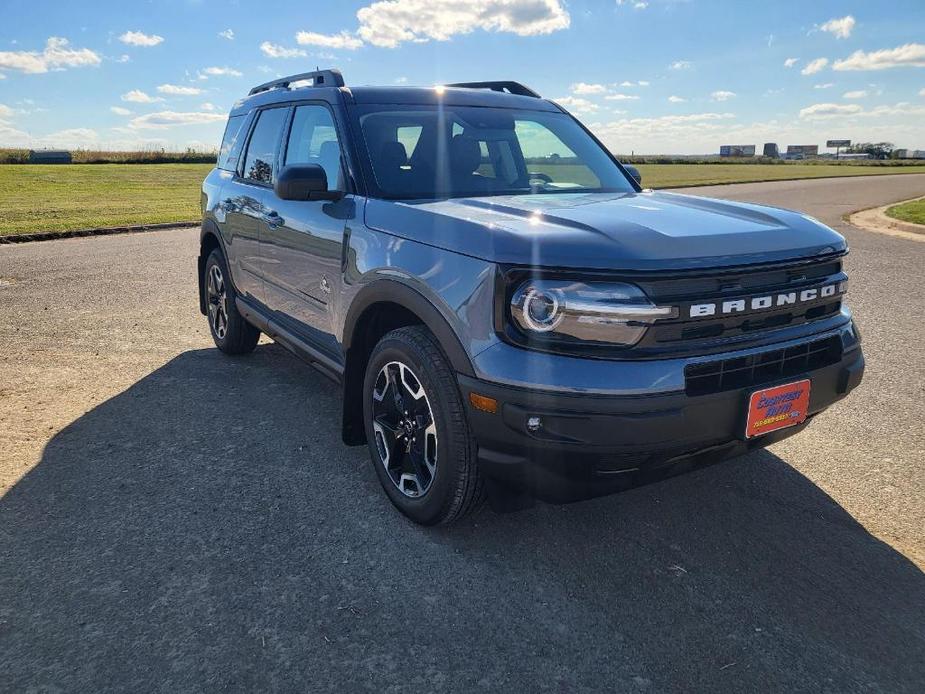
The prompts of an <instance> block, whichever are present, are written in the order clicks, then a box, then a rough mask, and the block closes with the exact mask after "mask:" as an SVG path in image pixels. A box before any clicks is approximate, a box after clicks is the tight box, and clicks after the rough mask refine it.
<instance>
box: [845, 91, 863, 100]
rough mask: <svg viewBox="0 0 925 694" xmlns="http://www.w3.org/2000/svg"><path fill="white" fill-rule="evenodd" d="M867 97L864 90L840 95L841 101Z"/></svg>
mask: <svg viewBox="0 0 925 694" xmlns="http://www.w3.org/2000/svg"><path fill="white" fill-rule="evenodd" d="M866 97H867V90H866V89H856V90H854V91H851V92H845V93H844V94H842V98H843V99H864V98H866Z"/></svg>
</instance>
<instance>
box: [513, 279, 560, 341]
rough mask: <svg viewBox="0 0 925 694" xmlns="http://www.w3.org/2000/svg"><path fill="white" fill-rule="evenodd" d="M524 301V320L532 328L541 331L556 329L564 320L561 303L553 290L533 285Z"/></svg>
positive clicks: (525, 295)
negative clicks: (537, 287)
mask: <svg viewBox="0 0 925 694" xmlns="http://www.w3.org/2000/svg"><path fill="white" fill-rule="evenodd" d="M523 301H524V303H523V308H522V311H523V318H524V322H525V323H526V324H527V326H528V327H529V328H530V329H531V330H535V331H537V332H540V333H544V332H548V331H550V330H555V328H556V326H557V325H558V324H559V321H561V320H562V311H561V304H560V303H559V299H558V297H556V295H555V294H554V293H553V292H551V291H545V290H542V289H536V288H535V287H531V288H530V289H528V290H527V292H526V293H525V294H524V299H523Z"/></svg>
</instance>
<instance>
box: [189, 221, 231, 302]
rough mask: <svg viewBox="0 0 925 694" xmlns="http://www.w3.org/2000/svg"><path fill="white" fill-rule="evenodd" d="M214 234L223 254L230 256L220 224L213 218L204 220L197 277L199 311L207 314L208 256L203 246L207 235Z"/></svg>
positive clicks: (226, 256) (200, 238)
mask: <svg viewBox="0 0 925 694" xmlns="http://www.w3.org/2000/svg"><path fill="white" fill-rule="evenodd" d="M208 236H214V237H215V240H216V242H217V243H218V247H219V248H221V249H222V254H223V255H224V256H225V258H226V259H227V258H228V252H227V251H226V250H225V239H223V238H222V232H221V230H220V229H219V228H218V224H216V223H215V221H214V220H212V219H204V220H202V229H201V230H200V232H199V249H200V253H199V257H198V258H197V260H196V268H197V273H196V276H197V279H198V282H199V312H200V313H201V314H202V315H206V308H207V307H206V287H205V269H206V260H207V257H206V256H203V255H202V246H203V244H205V241H206V237H208Z"/></svg>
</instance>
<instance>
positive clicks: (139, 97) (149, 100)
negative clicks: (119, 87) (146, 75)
mask: <svg viewBox="0 0 925 694" xmlns="http://www.w3.org/2000/svg"><path fill="white" fill-rule="evenodd" d="M121 98H122V101H130V102H132V103H135V104H153V103H156V102H158V101H163V99H160V98H158V97H156V96H150V95H149V94H146V93H145V92H143V91H141V90H140V89H132V90H131V91H128V92H125V94H123V95H122V97H121Z"/></svg>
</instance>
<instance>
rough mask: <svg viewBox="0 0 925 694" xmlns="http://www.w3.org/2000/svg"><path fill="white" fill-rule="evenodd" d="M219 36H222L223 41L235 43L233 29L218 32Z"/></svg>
mask: <svg viewBox="0 0 925 694" xmlns="http://www.w3.org/2000/svg"><path fill="white" fill-rule="evenodd" d="M218 35H219V36H221V37H222V38H223V39H228V40H229V41H234V30H233V29H225V30H224V31H220V32H218Z"/></svg>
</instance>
